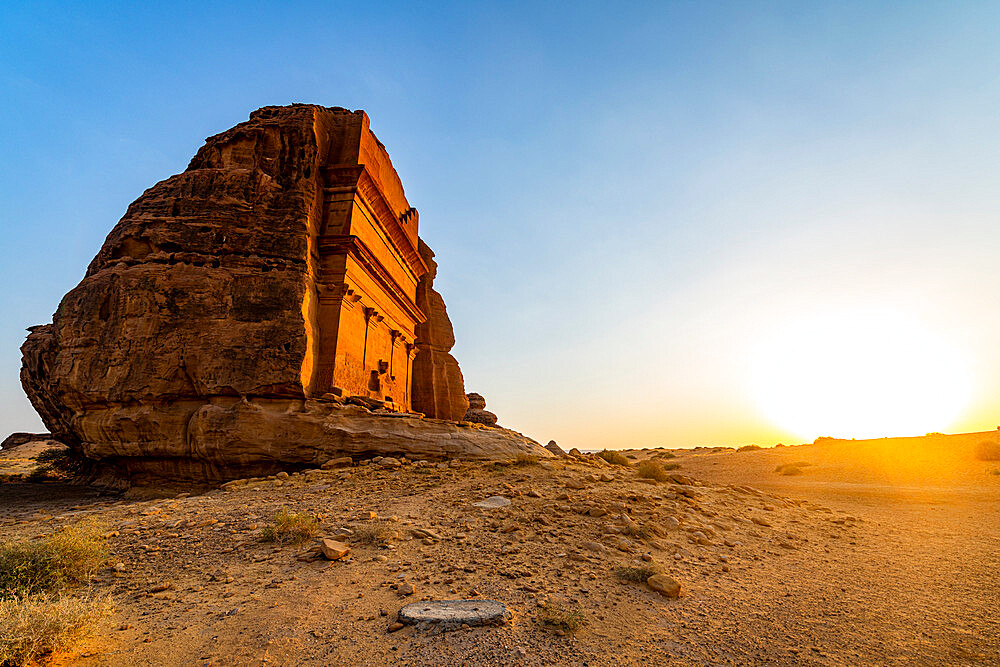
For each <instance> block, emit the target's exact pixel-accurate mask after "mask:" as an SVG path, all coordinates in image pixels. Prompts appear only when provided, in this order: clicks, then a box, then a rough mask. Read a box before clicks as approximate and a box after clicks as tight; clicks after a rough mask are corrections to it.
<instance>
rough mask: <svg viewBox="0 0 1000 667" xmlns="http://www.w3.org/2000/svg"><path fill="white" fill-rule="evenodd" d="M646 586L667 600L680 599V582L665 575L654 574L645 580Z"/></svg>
mask: <svg viewBox="0 0 1000 667" xmlns="http://www.w3.org/2000/svg"><path fill="white" fill-rule="evenodd" d="M646 585H647V586H649V587H650V588H652V589H653V590H654V591H656V592H657V593H659V594H660V595H665V596H666V597H668V598H676V597H680V594H681V584H680V582H679V581H677V580H676V579H674V578H673V577H671V576H669V575H666V574H654V575H653V576H651V577H650V578H649V579H647V580H646Z"/></svg>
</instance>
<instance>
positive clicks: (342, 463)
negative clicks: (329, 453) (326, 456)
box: [320, 456, 354, 470]
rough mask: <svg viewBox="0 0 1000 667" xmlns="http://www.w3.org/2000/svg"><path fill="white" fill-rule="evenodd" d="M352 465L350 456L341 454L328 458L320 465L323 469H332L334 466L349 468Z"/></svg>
mask: <svg viewBox="0 0 1000 667" xmlns="http://www.w3.org/2000/svg"><path fill="white" fill-rule="evenodd" d="M352 465H354V460H353V459H352V458H351V457H350V456H341V457H338V458H335V459H330V460H329V461H327V462H326V463H324V464H323V465H322V466H320V467H321V468H322V469H323V470H333V469H334V468H350V467H351V466H352Z"/></svg>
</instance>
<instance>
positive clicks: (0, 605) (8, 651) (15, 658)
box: [0, 596, 112, 667]
mask: <svg viewBox="0 0 1000 667" xmlns="http://www.w3.org/2000/svg"><path fill="white" fill-rule="evenodd" d="M111 610H112V605H111V601H110V600H107V599H98V600H87V599H80V598H69V597H64V598H48V597H44V596H34V597H27V598H10V599H6V600H0V665H4V666H7V665H16V666H18V667H20V666H21V665H27V664H29V663H32V662H35V661H37V660H38V659H39V658H41V657H43V656H45V655H46V654H49V653H51V652H52V651H55V650H58V649H64V648H67V647H68V646H69V645H71V644H72V643H73V642H75V641H77V640H79V639H82V638H84V637H86V636H87V635H89V634H91V633H92V632H93V631H94V629H95V628H96V627H97V625H98V624H99V623H100V622H101V621H102V620H103V619H104V617H105V616H107V615H108V614H110V613H111Z"/></svg>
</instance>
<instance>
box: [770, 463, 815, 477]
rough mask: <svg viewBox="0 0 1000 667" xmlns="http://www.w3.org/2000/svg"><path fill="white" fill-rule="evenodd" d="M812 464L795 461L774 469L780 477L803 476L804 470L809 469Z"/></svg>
mask: <svg viewBox="0 0 1000 667" xmlns="http://www.w3.org/2000/svg"><path fill="white" fill-rule="evenodd" d="M811 465H812V464H811V463H809V462H808V461H795V462H794V463H782V464H781V465H779V466H778V467H776V468H775V469H774V472H776V473H778V474H779V475H785V476H791V475H801V474H802V469H803V468H808V467H809V466H811Z"/></svg>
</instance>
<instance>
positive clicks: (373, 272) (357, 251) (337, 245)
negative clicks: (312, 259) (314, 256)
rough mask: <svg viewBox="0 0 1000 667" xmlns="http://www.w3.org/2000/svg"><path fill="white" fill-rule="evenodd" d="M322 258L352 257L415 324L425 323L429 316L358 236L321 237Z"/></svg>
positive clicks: (320, 249) (320, 250) (320, 251)
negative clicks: (329, 256)
mask: <svg viewBox="0 0 1000 667" xmlns="http://www.w3.org/2000/svg"><path fill="white" fill-rule="evenodd" d="M318 245H319V253H320V257H323V256H327V255H344V254H346V255H350V256H351V257H353V258H354V260H355V261H356V262H357V263H358V264H359V265H360V266H361V268H363V269H364V270H365V273H367V274H368V275H369V276H371V277H372V279H373V280H375V282H376V283H378V284H379V285H380V286H381V287H382V289H383V290H384V291H385V293H386V294H388V295H389V296H390V297H391V298H392V300H393V301H395V302H396V304H397V305H399V307H400V308H402V309H403V312H404V313H406V314H407V315H409V316H410V317H411V318H413V320H414V321H415V322H425V321H426V320H427V316H426V315H424V313H423V311H421V310H420V308H419V307H418V306H417V304H416V302H415V301H413V299H411V298H410V297H409V296H408V295H407V294H406V292H405V291H404V290H403V288H402V287H400V286H399V283H397V282H396V280H395V278H393V277H392V275H390V274H389V272H388V271H386V270H385V267H383V266H382V263H381V262H380V261H379V260H378V258H377V257H376V256H375V254H374V253H373V252H372V251H371V248H369V247H368V246H367V245H366V244H365V242H364V241H362V240H361V239H360V238H358V237H357V236H353V235H345V236H321V237H319V244H318Z"/></svg>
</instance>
